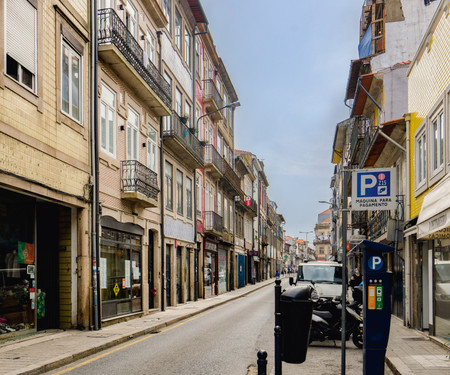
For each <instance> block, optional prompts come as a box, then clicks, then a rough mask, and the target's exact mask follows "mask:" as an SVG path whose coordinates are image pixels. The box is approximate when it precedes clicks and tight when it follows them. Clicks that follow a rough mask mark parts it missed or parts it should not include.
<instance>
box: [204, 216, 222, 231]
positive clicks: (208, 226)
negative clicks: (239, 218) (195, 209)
mask: <svg viewBox="0 0 450 375" xmlns="http://www.w3.org/2000/svg"><path fill="white" fill-rule="evenodd" d="M205 231H213V232H216V233H222V232H223V219H222V216H220V215H219V214H216V213H215V212H214V211H205Z"/></svg>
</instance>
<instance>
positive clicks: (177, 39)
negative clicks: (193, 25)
mask: <svg viewBox="0 0 450 375" xmlns="http://www.w3.org/2000/svg"><path fill="white" fill-rule="evenodd" d="M175 45H176V46H177V48H178V50H179V51H180V52H181V15H180V12H179V11H178V9H177V8H175Z"/></svg>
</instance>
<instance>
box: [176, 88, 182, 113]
mask: <svg viewBox="0 0 450 375" xmlns="http://www.w3.org/2000/svg"><path fill="white" fill-rule="evenodd" d="M181 98H182V95H181V91H180V90H179V89H178V87H177V88H176V89H175V111H176V112H177V114H178V116H181V114H182V112H181V111H182V110H183V109H182V101H181V100H182V99H181Z"/></svg>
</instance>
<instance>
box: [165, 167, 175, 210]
mask: <svg viewBox="0 0 450 375" xmlns="http://www.w3.org/2000/svg"><path fill="white" fill-rule="evenodd" d="M164 175H165V181H164V182H165V186H164V187H165V189H164V201H165V202H166V208H167V209H168V210H173V185H172V184H173V167H172V164H170V163H169V162H168V161H167V160H166V162H165V167H164Z"/></svg>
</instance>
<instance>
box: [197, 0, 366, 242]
mask: <svg viewBox="0 0 450 375" xmlns="http://www.w3.org/2000/svg"><path fill="white" fill-rule="evenodd" d="M362 4H363V0H339V1H336V0H322V1H305V0H278V1H273V0H202V5H203V8H204V10H205V13H206V17H207V18H208V21H209V30H210V32H211V34H212V37H213V39H214V42H215V44H216V47H217V52H218V54H219V56H220V57H221V58H222V60H223V61H224V64H225V66H226V68H227V71H228V74H229V76H230V78H231V80H232V82H233V85H234V88H235V90H236V93H237V95H238V97H239V100H240V102H241V107H239V108H237V109H236V112H235V113H236V115H235V148H236V149H239V150H245V151H250V152H252V153H253V154H255V155H256V156H257V157H258V158H259V159H260V160H263V162H264V165H265V171H266V175H267V178H268V180H269V190H268V193H269V198H270V199H271V200H273V201H275V202H276V203H277V205H278V212H279V213H281V214H283V216H284V218H285V219H286V224H285V226H284V228H285V229H286V234H287V235H290V236H293V237H296V236H298V237H300V238H303V239H306V235H305V234H304V233H299V232H307V231H312V230H314V226H315V224H316V223H317V216H318V214H319V213H320V212H322V211H324V210H326V209H327V208H328V206H327V205H326V204H321V203H318V201H319V200H325V201H328V200H330V198H331V189H330V181H331V177H332V174H333V167H334V166H333V164H331V150H332V145H333V139H334V132H335V128H336V124H337V123H338V122H340V121H342V120H344V119H346V118H347V117H348V116H349V109H348V108H347V107H346V106H345V105H344V95H345V89H346V85H347V78H348V73H349V69H350V62H351V60H353V59H357V58H358V48H357V47H358V42H359V19H360V16H361V7H362ZM313 238H314V236H313V234H312V233H310V234H308V241H312V239H313Z"/></svg>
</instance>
